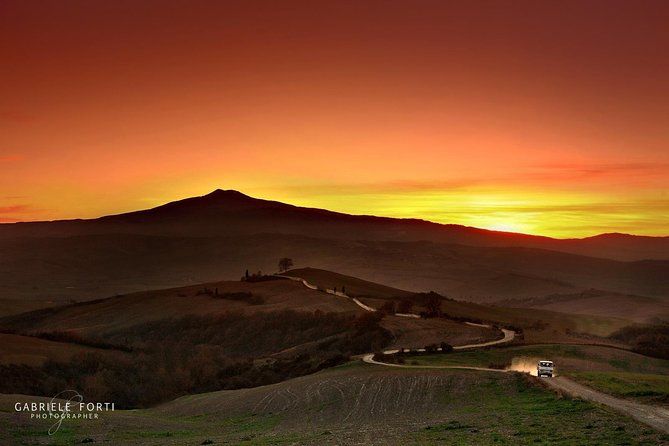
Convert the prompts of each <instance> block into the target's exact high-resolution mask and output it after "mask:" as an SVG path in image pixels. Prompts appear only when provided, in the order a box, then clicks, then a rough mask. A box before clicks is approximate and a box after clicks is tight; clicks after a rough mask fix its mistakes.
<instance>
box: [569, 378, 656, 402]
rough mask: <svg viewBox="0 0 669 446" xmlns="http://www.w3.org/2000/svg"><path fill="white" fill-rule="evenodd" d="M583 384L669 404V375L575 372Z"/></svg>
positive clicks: (625, 395) (646, 400) (644, 400)
mask: <svg viewBox="0 0 669 446" xmlns="http://www.w3.org/2000/svg"><path fill="white" fill-rule="evenodd" d="M571 375H572V376H573V377H574V378H576V379H577V380H578V381H580V382H582V383H583V384H585V385H587V386H590V387H592V388H595V389H597V390H600V391H602V392H606V393H610V394H612V395H616V396H620V397H623V398H633V399H637V400H639V401H641V402H649V403H660V404H669V375H651V374H643V373H628V372H575V373H572V374H571Z"/></svg>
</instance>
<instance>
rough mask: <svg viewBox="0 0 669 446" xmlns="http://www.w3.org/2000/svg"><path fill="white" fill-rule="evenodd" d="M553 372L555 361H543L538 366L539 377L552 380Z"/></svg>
mask: <svg viewBox="0 0 669 446" xmlns="http://www.w3.org/2000/svg"><path fill="white" fill-rule="evenodd" d="M553 370H554V366H553V361H547V360H545V359H542V360H541V361H539V363H538V364H537V376H540V377H541V376H547V377H548V378H551V377H552V376H553Z"/></svg>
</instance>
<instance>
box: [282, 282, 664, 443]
mask: <svg viewBox="0 0 669 446" xmlns="http://www.w3.org/2000/svg"><path fill="white" fill-rule="evenodd" d="M284 277H288V278H290V279H292V280H298V281H301V282H302V283H303V284H304V285H305V286H306V287H308V288H311V289H317V287H316V286H314V285H311V284H310V283H308V282H307V281H306V280H304V279H301V278H295V277H290V276H284ZM326 292H328V293H330V294H336V295H338V296H341V297H347V298H349V299H351V297H349V296H347V295H346V294H344V293H341V292H335V291H334V290H326ZM353 301H354V302H355V303H356V304H357V305H358V306H359V307H361V308H362V309H364V310H366V311H376V310H375V309H374V308H371V307H369V306H367V305H365V304H363V303H362V302H360V301H359V300H357V299H355V298H353ZM401 316H405V317H406V316H410V317H415V316H416V315H412V314H410V315H406V314H402V315H401ZM466 323H467V324H469V325H477V326H482V327H489V326H488V325H484V324H474V323H471V322H466ZM501 330H502V332H503V333H504V337H503V338H502V339H498V340H496V341H490V342H483V343H480V344H468V345H459V346H455V347H453V349H454V350H465V349H475V348H482V347H489V346H492V345H497V344H504V343H507V342H511V341H513V339H514V337H515V335H516V333H515V332H513V331H511V330H507V329H505V328H502V329H501ZM439 350H441V349H439ZM398 351H399V350H387V351H384V353H385V354H393V353H397V352H398ZM418 351H425V349H418ZM362 360H363V361H364V362H366V363H368V364H376V365H382V366H386V367H396V368H404V369H465V370H478V371H484V372H499V373H508V372H510V370H500V369H491V368H485V367H467V366H420V365H408V364H390V363H385V362H381V361H377V360H375V359H374V354H373V353H368V354H366V355H364V356H363V357H362ZM537 379H541V378H537ZM541 381H542V382H543V383H544V384H545V385H546V386H548V387H550V388H552V389H555V390H558V391H560V392H563V393H565V394H568V395H570V396H573V397H577V398H582V399H584V400H588V401H593V402H595V403H599V404H603V405H605V406H608V407H610V408H612V409H614V410H615V411H617V412H620V413H622V414H625V415H627V416H629V417H631V418H634V419H635V420H637V421H639V422H641V423H644V424H647V425H648V426H651V427H653V428H655V429H657V430H659V431H662V432H665V433H669V410H668V409H664V408H661V407H656V406H649V405H645V404H640V403H636V402H634V401H628V400H624V399H620V398H616V397H614V396H611V395H607V394H605V393H602V392H598V391H596V390H594V389H591V388H589V387H586V386H583V385H581V384H578V383H576V382H574V381H572V380H570V379H568V378H565V377H563V376H557V377H553V378H544V379H541Z"/></svg>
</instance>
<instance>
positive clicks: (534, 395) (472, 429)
mask: <svg viewBox="0 0 669 446" xmlns="http://www.w3.org/2000/svg"><path fill="white" fill-rule="evenodd" d="M21 398H23V399H30V398H29V397H21V396H5V397H2V398H1V399H0V408H1V409H2V410H1V411H0V426H2V429H0V440H1V441H2V443H3V444H21V442H24V441H34V440H35V439H40V438H43V437H42V436H44V437H46V434H45V432H46V430H47V429H48V427H49V425H50V423H49V421H48V420H47V421H45V420H32V421H31V420H30V419H29V418H27V417H16V416H13V415H12V414H10V413H8V412H7V411H10V410H11V404H13V401H15V400H17V399H19V400H20V399H21ZM85 438H90V439H92V440H94V441H95V444H97V443H105V442H107V443H113V444H128V445H146V444H161V445H184V444H192V445H197V444H239V445H263V444H300V445H341V444H372V445H431V444H440V445H458V444H509V445H511V444H513V445H530V444H606V445H623V444H625V445H659V444H665V443H666V442H668V441H669V437H667V436H666V435H663V434H661V433H659V432H657V431H654V430H652V429H651V428H648V427H645V426H643V425H640V424H638V423H636V422H634V421H633V420H631V419H629V418H625V417H624V416H620V415H618V414H616V413H613V412H610V411H607V410H604V409H602V408H600V407H598V406H595V405H593V404H590V403H587V402H584V401H580V400H572V399H569V398H562V397H558V396H557V395H556V394H554V393H553V392H550V391H548V390H546V389H545V388H543V387H540V386H537V385H536V384H535V383H533V382H532V381H529V379H528V378H525V377H522V376H520V375H515V374H500V373H490V372H472V371H443V370H442V371H439V370H392V369H389V368H382V367H376V366H369V365H362V364H348V365H344V366H342V367H338V368H335V369H331V370H327V371H323V372H320V373H317V374H315V375H310V376H305V377H301V378H296V379H293V380H290V381H286V382H283V383H278V384H274V385H270V386H264V387H258V388H253V389H240V390H231V391H222V392H214V393H206V394H200V395H191V396H186V397H183V398H180V399H178V400H176V401H173V402H170V403H167V404H165V405H163V406H160V407H157V408H155V409H149V410H141V411H133V412H126V411H120V412H115V413H110V414H102V416H101V419H100V420H97V421H96V420H80V421H70V422H67V424H65V423H64V424H63V429H62V430H61V431H60V432H59V433H58V434H56V436H55V437H54V438H52V439H51V440H52V441H54V442H61V443H76V442H81V441H82V440H83V439H85ZM207 440H209V443H205V442H207Z"/></svg>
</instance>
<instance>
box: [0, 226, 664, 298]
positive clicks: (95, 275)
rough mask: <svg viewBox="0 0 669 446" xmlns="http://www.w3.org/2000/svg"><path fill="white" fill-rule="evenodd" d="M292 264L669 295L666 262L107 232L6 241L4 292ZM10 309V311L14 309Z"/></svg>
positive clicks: (419, 278)
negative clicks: (291, 261)
mask: <svg viewBox="0 0 669 446" xmlns="http://www.w3.org/2000/svg"><path fill="white" fill-rule="evenodd" d="M284 256H288V257H291V258H293V259H294V260H295V262H296V264H297V265H311V266H314V267H318V268H321V269H327V270H334V271H339V272H341V273H344V274H347V275H350V276H355V277H359V278H361V279H365V280H369V281H373V282H377V283H383V284H386V285H390V286H392V287H395V288H399V289H404V290H408V291H425V290H434V291H437V292H439V293H441V294H445V295H447V296H449V297H454V298H457V299H468V300H472V301H495V300H501V299H513V298H530V297H538V296H544V295H549V294H571V293H577V292H580V291H582V290H587V289H590V288H595V289H601V290H607V291H612V292H617V293H623V294H635V295H641V296H656V297H666V296H669V282H667V280H666V277H668V276H669V262H667V261H644V262H619V261H614V260H606V259H595V258H590V257H583V256H576V255H572V254H565V253H559V252H554V251H544V250H536V249H530V248H483V247H472V246H464V245H446V244H439V243H433V242H383V241H364V240H358V241H353V240H336V239H317V238H311V237H304V236H296V235H277V234H257V235H249V236H243V237H176V236H174V237H171V236H154V235H138V234H108V235H102V234H100V235H86V236H72V237H46V238H44V237H39V238H32V237H28V238H20V239H12V240H4V241H2V242H0V293H2V296H3V297H4V299H9V300H18V301H25V300H34V301H39V302H40V303H39V304H36V305H39V306H42V305H44V302H49V301H51V302H54V304H58V303H64V302H70V301H72V300H76V301H79V300H88V299H93V298H99V297H101V296H109V295H115V294H127V293H130V292H135V291H141V290H150V289H156V288H170V287H178V286H183V285H187V284H193V283H205V282H213V281H217V280H230V279H233V280H234V279H238V278H239V277H240V276H241V275H242V274H243V273H244V271H245V269H249V270H251V271H257V270H262V271H265V272H273V271H276V268H277V266H276V265H277V261H278V259H279V258H281V257H284ZM21 305H22V306H25V304H21ZM1 308H7V309H8V310H11V305H8V304H5V305H4V306H3V307H1ZM1 308H0V309H1Z"/></svg>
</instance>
